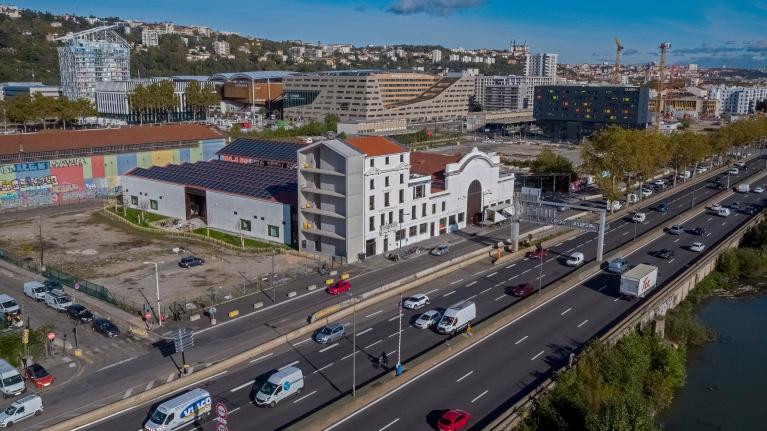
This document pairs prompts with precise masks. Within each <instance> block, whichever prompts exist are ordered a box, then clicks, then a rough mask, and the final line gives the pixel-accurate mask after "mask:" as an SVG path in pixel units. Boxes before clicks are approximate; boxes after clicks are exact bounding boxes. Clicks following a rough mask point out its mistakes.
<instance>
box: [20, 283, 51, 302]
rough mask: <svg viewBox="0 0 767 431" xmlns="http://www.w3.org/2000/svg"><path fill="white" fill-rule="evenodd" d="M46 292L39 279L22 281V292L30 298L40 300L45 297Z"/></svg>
mask: <svg viewBox="0 0 767 431" xmlns="http://www.w3.org/2000/svg"><path fill="white" fill-rule="evenodd" d="M46 293H48V289H47V288H46V287H45V285H44V284H43V283H40V282H39V281H27V282H26V283H24V294H25V295H27V296H28V297H30V298H33V299H35V300H37V301H42V300H43V299H45V294H46Z"/></svg>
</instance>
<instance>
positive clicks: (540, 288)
mask: <svg viewBox="0 0 767 431" xmlns="http://www.w3.org/2000/svg"><path fill="white" fill-rule="evenodd" d="M543 258H544V257H543V253H541V255H540V257H539V259H540V260H541V261H540V263H539V264H538V294H539V295H540V294H541V292H542V291H543Z"/></svg>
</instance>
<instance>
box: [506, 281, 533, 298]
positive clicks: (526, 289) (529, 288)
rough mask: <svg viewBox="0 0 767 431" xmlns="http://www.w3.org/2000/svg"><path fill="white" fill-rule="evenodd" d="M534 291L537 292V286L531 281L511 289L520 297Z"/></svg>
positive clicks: (513, 293) (512, 292)
mask: <svg viewBox="0 0 767 431" xmlns="http://www.w3.org/2000/svg"><path fill="white" fill-rule="evenodd" d="M533 292H535V287H534V286H533V285H532V284H531V283H522V284H520V285H519V286H516V287H514V288H513V289H511V294H512V295H514V296H518V297H520V298H524V297H525V296H528V295H530V294H531V293H533Z"/></svg>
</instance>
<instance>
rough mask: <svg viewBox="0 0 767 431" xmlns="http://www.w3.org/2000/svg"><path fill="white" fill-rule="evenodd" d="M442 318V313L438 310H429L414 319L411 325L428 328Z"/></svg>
mask: <svg viewBox="0 0 767 431" xmlns="http://www.w3.org/2000/svg"><path fill="white" fill-rule="evenodd" d="M441 318H442V313H441V312H440V311H439V310H429V311H427V312H425V313H423V314H421V315H420V316H419V317H418V319H417V320H416V321H415V323H414V324H413V326H415V327H416V328H421V329H428V328H430V327H431V326H433V325H436V324H437V322H439V319H441Z"/></svg>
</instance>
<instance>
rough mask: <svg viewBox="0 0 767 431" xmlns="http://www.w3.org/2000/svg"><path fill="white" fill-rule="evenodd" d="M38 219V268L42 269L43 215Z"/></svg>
mask: <svg viewBox="0 0 767 431" xmlns="http://www.w3.org/2000/svg"><path fill="white" fill-rule="evenodd" d="M38 220H39V221H40V226H39V227H40V229H39V233H38V238H39V240H40V270H42V269H43V268H44V267H45V262H44V261H43V257H44V253H45V251H44V250H45V246H44V245H43V217H42V216H40V217H39V218H38Z"/></svg>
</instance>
